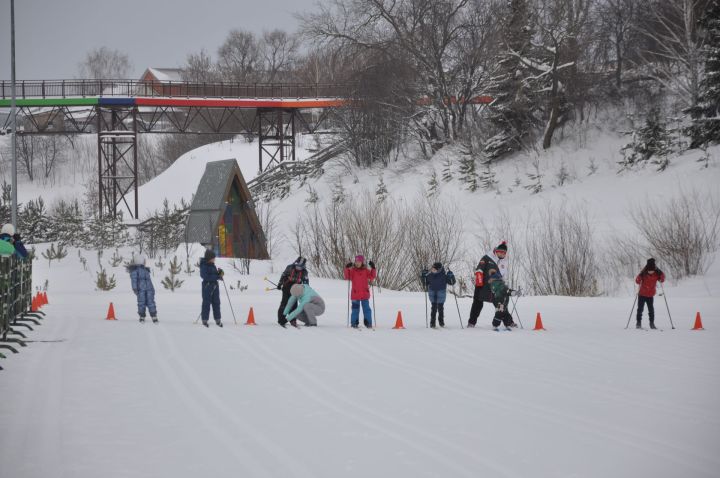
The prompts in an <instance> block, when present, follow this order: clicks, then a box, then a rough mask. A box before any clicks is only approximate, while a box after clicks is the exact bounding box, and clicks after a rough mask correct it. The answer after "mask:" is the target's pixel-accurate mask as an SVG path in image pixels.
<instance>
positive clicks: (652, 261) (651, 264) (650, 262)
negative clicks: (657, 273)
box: [645, 257, 657, 271]
mask: <svg viewBox="0 0 720 478" xmlns="http://www.w3.org/2000/svg"><path fill="white" fill-rule="evenodd" d="M656 269H657V267H655V259H654V258H652V257H651V258H650V259H648V261H647V264H646V265H645V270H648V271H654V270H656Z"/></svg>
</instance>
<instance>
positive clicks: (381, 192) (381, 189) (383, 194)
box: [375, 176, 388, 202]
mask: <svg viewBox="0 0 720 478" xmlns="http://www.w3.org/2000/svg"><path fill="white" fill-rule="evenodd" d="M375 196H377V200H378V202H383V201H384V200H385V199H387V197H388V189H387V186H385V180H384V179H383V177H382V176H380V181H378V185H377V188H375Z"/></svg>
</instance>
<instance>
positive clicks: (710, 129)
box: [688, 0, 720, 148]
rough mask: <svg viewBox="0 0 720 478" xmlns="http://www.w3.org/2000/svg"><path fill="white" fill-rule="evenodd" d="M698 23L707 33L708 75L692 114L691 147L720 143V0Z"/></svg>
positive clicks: (705, 47) (707, 9)
mask: <svg viewBox="0 0 720 478" xmlns="http://www.w3.org/2000/svg"><path fill="white" fill-rule="evenodd" d="M699 24H700V27H701V28H702V29H703V30H704V31H705V46H704V48H703V51H702V55H703V56H704V59H705V76H704V77H703V79H702V81H701V83H700V89H701V90H700V91H701V92H700V97H699V98H698V105H697V106H696V107H695V108H693V109H691V110H690V111H689V112H690V115H691V117H692V118H693V123H692V125H691V126H690V128H688V134H689V136H690V138H691V141H690V147H691V148H700V147H701V146H702V145H703V144H708V143H718V142H720V0H712V1H711V2H710V3H709V5H708V6H707V7H706V9H705V13H704V15H703V17H702V18H701V19H700V22H699Z"/></svg>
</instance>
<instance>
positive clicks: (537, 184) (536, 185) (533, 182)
mask: <svg viewBox="0 0 720 478" xmlns="http://www.w3.org/2000/svg"><path fill="white" fill-rule="evenodd" d="M526 176H527V177H528V179H529V180H530V183H529V184H526V185H525V189H527V190H528V191H530V192H531V193H533V194H537V193H539V192H540V191H542V188H543V187H542V178H543V174H542V173H541V172H540V160H539V159H537V158H536V159H535V160H534V161H533V169H532V172H530V173H527V175H526Z"/></svg>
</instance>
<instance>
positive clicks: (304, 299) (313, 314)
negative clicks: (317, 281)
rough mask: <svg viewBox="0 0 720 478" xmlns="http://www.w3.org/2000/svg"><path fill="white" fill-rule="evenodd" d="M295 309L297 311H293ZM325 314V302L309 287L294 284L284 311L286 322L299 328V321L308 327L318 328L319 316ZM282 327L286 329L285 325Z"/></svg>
mask: <svg viewBox="0 0 720 478" xmlns="http://www.w3.org/2000/svg"><path fill="white" fill-rule="evenodd" d="M296 305H297V307H296ZM293 307H294V309H295V310H293ZM291 311H292V312H291ZM324 312H325V301H324V300H323V299H322V297H320V295H319V294H318V293H317V292H315V290H313V289H312V288H311V287H310V286H309V285H307V284H293V286H292V287H290V299H289V300H288V303H287V305H286V306H285V310H284V311H283V313H284V314H285V317H286V319H285V320H286V322H288V321H289V322H290V325H292V326H293V327H297V321H298V320H299V321H300V322H302V323H303V324H305V326H306V327H316V326H317V316H319V315H322V314H323V313H324ZM281 325H282V326H283V327H285V325H284V324H281Z"/></svg>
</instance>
